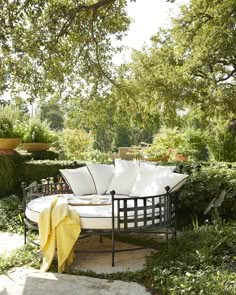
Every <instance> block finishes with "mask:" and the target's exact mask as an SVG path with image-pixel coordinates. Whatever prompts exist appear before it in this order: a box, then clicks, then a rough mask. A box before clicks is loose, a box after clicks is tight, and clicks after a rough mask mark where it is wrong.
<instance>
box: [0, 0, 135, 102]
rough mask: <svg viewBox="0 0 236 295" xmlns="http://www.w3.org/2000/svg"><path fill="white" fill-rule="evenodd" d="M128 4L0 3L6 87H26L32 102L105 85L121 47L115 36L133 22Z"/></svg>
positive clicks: (106, 1)
mask: <svg viewBox="0 0 236 295" xmlns="http://www.w3.org/2000/svg"><path fill="white" fill-rule="evenodd" d="M125 6H126V1H125V0H121V1H114V0H97V1H95V0H92V1H89V0H86V1H83V0H79V1H76V2H75V1H72V0H69V1H62V0H61V1H56V2H55V1H53V0H50V1H31V2H29V1H26V0H25V1H20V2H18V1H17V2H6V1H3V2H1V4H0V9H1V15H2V19H3V21H2V23H1V28H0V44H1V60H2V65H3V67H1V71H0V77H1V80H0V83H1V89H6V88H8V89H9V88H10V89H11V91H12V93H14V91H15V92H18V93H19V92H20V90H24V92H25V93H27V94H28V100H29V101H31V102H32V101H34V100H35V99H36V98H45V96H47V95H48V94H50V93H54V91H56V92H58V93H60V94H61V95H62V96H63V97H65V96H69V93H70V94H71V93H77V92H79V91H80V90H85V88H87V89H86V90H87V91H88V92H90V90H91V93H93V92H96V91H102V90H103V87H101V84H103V86H105V87H104V89H105V88H106V86H107V83H108V82H109V81H110V80H111V79H112V73H111V72H110V71H109V69H110V68H111V58H112V54H113V52H115V51H116V50H117V49H116V48H115V47H114V46H113V43H112V42H111V40H112V39H113V38H117V39H120V38H122V36H123V35H124V33H125V31H126V30H127V28H128V25H129V18H128V17H127V13H126V11H125ZM85 81H86V83H87V86H88V87H86V83H85ZM99 82H100V83H99ZM99 84H100V87H99ZM13 90H14V91H13Z"/></svg>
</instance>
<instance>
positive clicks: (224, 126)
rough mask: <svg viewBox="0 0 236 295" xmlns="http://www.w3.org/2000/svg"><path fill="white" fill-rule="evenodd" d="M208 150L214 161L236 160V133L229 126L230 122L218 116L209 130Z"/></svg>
mask: <svg viewBox="0 0 236 295" xmlns="http://www.w3.org/2000/svg"><path fill="white" fill-rule="evenodd" d="M207 143H208V150H209V155H210V158H211V159H212V160H213V161H223V162H225V161H228V162H236V133H235V132H233V131H231V130H230V128H229V122H228V121H225V120H222V119H220V118H217V120H214V121H213V122H212V124H211V126H210V128H209V132H208V138H207Z"/></svg>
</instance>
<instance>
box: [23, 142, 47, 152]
mask: <svg viewBox="0 0 236 295" xmlns="http://www.w3.org/2000/svg"><path fill="white" fill-rule="evenodd" d="M22 146H23V149H24V150H26V151H27V152H44V151H47V150H48V149H49V148H50V143H44V142H29V143H23V145H22Z"/></svg>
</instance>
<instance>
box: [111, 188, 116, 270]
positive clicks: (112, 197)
mask: <svg viewBox="0 0 236 295" xmlns="http://www.w3.org/2000/svg"><path fill="white" fill-rule="evenodd" d="M110 194H111V200H112V232H111V243H112V245H111V248H112V249H111V252H112V253H111V256H112V257H111V265H112V267H114V266H115V216H114V214H115V209H114V195H115V191H111V192H110Z"/></svg>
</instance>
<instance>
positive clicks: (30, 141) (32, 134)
mask: <svg viewBox="0 0 236 295" xmlns="http://www.w3.org/2000/svg"><path fill="white" fill-rule="evenodd" d="M22 133H23V149H24V150H26V151H28V152H39V151H46V150H48V149H49V148H50V143H52V142H53V139H54V134H53V132H52V131H51V129H50V127H49V124H48V122H47V121H45V120H44V121H42V120H41V119H40V118H39V117H38V116H34V117H30V118H29V120H28V124H27V125H26V126H23V132H22Z"/></svg>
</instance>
